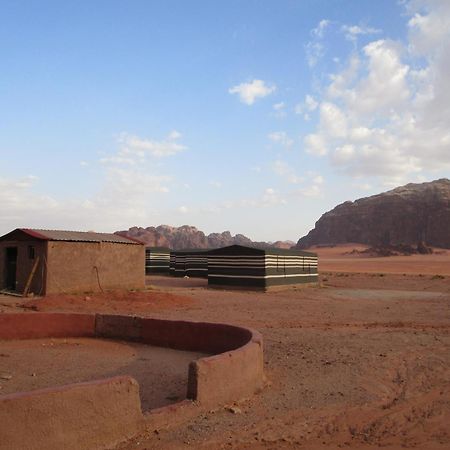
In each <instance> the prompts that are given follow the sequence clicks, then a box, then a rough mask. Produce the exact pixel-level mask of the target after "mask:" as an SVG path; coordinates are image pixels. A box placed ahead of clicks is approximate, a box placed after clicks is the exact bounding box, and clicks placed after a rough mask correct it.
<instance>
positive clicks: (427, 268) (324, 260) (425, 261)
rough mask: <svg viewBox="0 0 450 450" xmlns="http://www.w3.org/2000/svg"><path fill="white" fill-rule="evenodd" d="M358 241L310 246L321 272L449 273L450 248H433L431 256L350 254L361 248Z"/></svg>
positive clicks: (362, 248)
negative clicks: (336, 244)
mask: <svg viewBox="0 0 450 450" xmlns="http://www.w3.org/2000/svg"><path fill="white" fill-rule="evenodd" d="M366 248H367V246H363V245H361V244H345V245H340V246H336V247H325V248H324V247H322V248H321V247H312V248H311V249H309V250H310V251H313V252H316V253H317V254H318V255H319V266H320V270H321V271H333V272H366V273H367V272H368V273H397V274H403V273H406V274H422V275H450V251H449V250H444V249H438V248H437V249H434V250H435V253H433V254H431V255H410V256H395V257H392V256H391V257H387V258H386V257H385V258H383V257H367V256H364V255H352V254H349V253H350V252H351V251H352V250H354V249H356V250H359V251H361V250H364V249H366Z"/></svg>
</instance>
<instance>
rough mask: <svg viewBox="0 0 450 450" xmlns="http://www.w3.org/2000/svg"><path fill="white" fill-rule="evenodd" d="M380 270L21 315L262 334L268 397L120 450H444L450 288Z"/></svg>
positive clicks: (449, 439)
mask: <svg viewBox="0 0 450 450" xmlns="http://www.w3.org/2000/svg"><path fill="white" fill-rule="evenodd" d="M436 256H437V255H436ZM424 258H426V257H424ZM347 259H350V258H347ZM391 259H393V258H392V257H391V258H383V264H379V266H378V268H377V270H374V271H373V272H370V273H361V272H363V270H362V268H361V267H362V266H361V264H360V260H359V259H357V258H352V260H353V266H352V267H351V268H352V270H349V271H345V270H340V271H336V272H333V271H329V272H325V273H322V274H321V282H320V284H319V286H316V287H305V288H296V289H287V290H284V291H280V292H273V293H258V292H244V291H220V290H209V289H206V282H205V280H198V279H172V278H170V277H149V278H148V285H149V288H150V290H149V291H147V292H142V293H136V294H133V297H132V298H127V297H126V296H125V295H124V296H122V297H121V294H115V295H113V296H111V299H110V300H109V301H108V300H107V299H106V298H105V297H104V296H92V297H91V298H90V299H89V300H85V299H84V298H83V297H78V298H76V297H72V298H63V297H62V298H59V299H55V298H53V299H51V298H50V299H42V300H40V299H34V300H31V301H27V302H26V304H25V306H26V307H27V308H30V307H31V308H34V309H38V310H54V309H55V308H56V309H58V310H70V311H84V310H89V311H93V310H96V309H98V310H99V311H105V312H111V311H120V312H123V313H130V311H132V312H133V313H138V314H141V315H149V316H152V317H165V318H174V319H194V320H208V321H216V322H228V323H234V324H242V325H246V326H250V327H253V328H255V329H257V330H259V331H260V332H261V333H262V334H263V337H264V345H265V350H264V351H265V361H264V364H265V373H266V376H267V386H266V387H265V389H264V390H263V391H262V392H261V393H259V394H257V395H255V396H254V397H252V398H250V399H247V400H243V401H241V402H240V403H239V404H238V405H237V406H238V408H239V409H238V410H235V412H237V413H232V412H230V411H229V409H227V408H220V409H218V410H216V411H210V412H208V413H204V414H201V415H200V416H199V417H197V418H196V419H194V420H193V421H191V422H188V423H184V424H181V425H176V426H173V427H171V428H169V429H159V430H154V431H152V432H150V433H149V434H147V435H145V436H140V437H139V438H137V439H134V440H133V441H130V442H129V443H127V444H126V445H122V446H121V447H119V449H120V450H134V449H153V448H157V449H160V448H163V449H172V448H173V449H175V448H200V449H217V448H235V449H254V448H256V449H283V448H303V449H308V450H316V449H338V448H352V449H365V448H379V447H383V448H386V449H403V448H414V449H423V450H434V449H441V450H442V449H450V427H449V425H448V424H449V423H450V277H448V276H436V275H437V273H435V272H434V271H433V272H432V273H422V270H421V268H420V267H421V266H420V264H422V263H423V261H422V262H420V260H419V263H420V264H419V265H418V266H417V267H416V268H415V269H414V270H413V269H411V273H408V272H407V271H406V270H405V269H406V265H402V264H399V265H398V266H399V267H400V270H399V272H397V270H394V269H392V266H389V265H388V264H387V262H386V261H387V260H391ZM409 261H411V260H409ZM449 262H450V256H447V258H443V260H442V263H445V264H447V265H448V264H449ZM323 263H325V262H324V261H323ZM321 264H322V262H321ZM405 264H406V263H405ZM408 264H411V263H408ZM389 268H391V269H392V270H393V271H394V272H395V273H389V271H388V270H387V269H389ZM1 303H2V302H1V301H0V304H1ZM3 307H4V308H5V309H8V310H16V309H17V308H19V309H20V307H19V306H18V305H17V304H16V305H15V306H3Z"/></svg>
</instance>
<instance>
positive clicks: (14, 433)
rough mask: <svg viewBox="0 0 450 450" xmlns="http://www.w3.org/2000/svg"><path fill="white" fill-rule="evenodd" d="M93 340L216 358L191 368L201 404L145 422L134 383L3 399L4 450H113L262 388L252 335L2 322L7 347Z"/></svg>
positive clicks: (163, 411)
mask: <svg viewBox="0 0 450 450" xmlns="http://www.w3.org/2000/svg"><path fill="white" fill-rule="evenodd" d="M93 335H95V336H99V337H106V338H120V339H126V340H135V341H141V342H144V343H148V344H151V345H158V346H162V347H170V348H175V349H181V350H192V351H202V352H207V353H214V354H215V355H214V356H211V357H206V358H201V359H199V360H197V361H192V362H191V364H190V367H189V374H188V392H187V396H188V398H189V399H191V400H196V403H193V402H191V401H189V400H184V401H182V402H179V403H177V404H174V405H170V406H166V407H163V408H158V409H155V410H152V411H150V412H149V413H147V414H145V415H143V414H142V412H141V406H140V400H139V386H138V384H137V382H136V381H135V380H134V379H132V378H131V377H115V378H109V379H105V380H100V381H92V382H88V383H78V384H73V385H68V386H63V387H59V388H51V389H42V390H38V391H30V392H23V393H18V394H13V395H4V396H0V450H10V449H16V448H17V449H19V448H20V449H21V450H37V449H45V450H56V449H58V450H59V449H61V448H64V450H83V449H86V450H88V449H89V450H93V449H106V448H110V447H111V446H112V445H115V444H117V443H119V442H120V441H122V440H125V439H127V438H128V437H130V436H132V435H134V434H137V433H138V432H140V431H143V430H144V429H145V428H147V429H154V428H155V427H157V426H161V425H162V424H164V426H167V425H170V424H171V423H173V422H179V421H182V420H188V419H189V418H191V417H194V416H195V415H196V414H198V413H199V412H200V411H201V410H202V409H206V408H207V409H210V408H212V407H217V406H219V405H221V404H225V403H228V402H233V401H236V400H239V399H241V398H243V397H247V396H249V395H251V394H253V393H255V392H256V391H258V390H259V389H261V388H262V385H263V353H262V352H263V350H262V337H261V335H260V334H259V333H258V332H256V331H252V330H250V329H247V328H243V327H236V326H231V325H225V324H213V323H201V322H184V321H170V320H161V319H147V318H140V317H130V316H114V315H102V314H97V315H95V316H94V315H88V314H59V313H18V314H2V315H0V339H29V338H42V337H62V336H93ZM217 353H218V354H217Z"/></svg>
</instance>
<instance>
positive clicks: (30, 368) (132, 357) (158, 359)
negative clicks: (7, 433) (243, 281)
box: [0, 338, 204, 411]
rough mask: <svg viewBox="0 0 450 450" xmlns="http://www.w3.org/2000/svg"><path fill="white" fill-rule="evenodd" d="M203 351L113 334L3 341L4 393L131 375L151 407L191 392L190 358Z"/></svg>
mask: <svg viewBox="0 0 450 450" xmlns="http://www.w3.org/2000/svg"><path fill="white" fill-rule="evenodd" d="M202 356H204V355H203V354H201V353H193V352H181V351H177V350H172V349H166V348H161V347H152V346H150V345H144V344H138V343H133V342H120V341H112V340H107V339H89V338H68V339H30V340H24V341H20V340H14V341H0V394H11V393H14V392H21V391H30V390H34V389H41V388H46V387H53V386H62V385H65V384H69V383H79V382H82V381H91V380H96V379H102V378H107V377H113V376H117V375H131V376H132V377H134V378H135V379H136V380H137V381H138V383H139V387H140V397H141V403H142V408H143V410H144V411H148V410H150V409H153V408H157V407H160V406H165V405H168V404H171V403H174V402H176V401H180V400H182V399H184V398H186V390H187V373H188V365H189V362H190V361H192V360H193V359H198V358H200V357H202Z"/></svg>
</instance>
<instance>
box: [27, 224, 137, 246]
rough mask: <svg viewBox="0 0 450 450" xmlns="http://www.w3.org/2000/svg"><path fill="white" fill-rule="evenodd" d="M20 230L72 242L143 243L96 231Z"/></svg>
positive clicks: (35, 235) (29, 233) (48, 239)
mask: <svg viewBox="0 0 450 450" xmlns="http://www.w3.org/2000/svg"><path fill="white" fill-rule="evenodd" d="M20 231H22V232H24V233H26V234H28V235H30V236H32V237H34V238H36V239H42V240H45V241H71V242H115V243H117V244H134V245H143V243H142V242H140V241H138V240H135V239H130V238H126V237H124V236H119V235H117V234H112V233H95V232H93V231H87V232H86V231H62V230H38V229H32V228H20Z"/></svg>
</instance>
